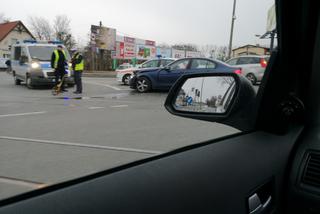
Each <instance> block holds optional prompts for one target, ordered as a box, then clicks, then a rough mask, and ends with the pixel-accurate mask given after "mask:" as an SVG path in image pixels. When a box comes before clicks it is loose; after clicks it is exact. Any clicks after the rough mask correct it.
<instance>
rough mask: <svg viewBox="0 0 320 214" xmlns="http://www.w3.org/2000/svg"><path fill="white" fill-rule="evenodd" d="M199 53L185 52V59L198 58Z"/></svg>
mask: <svg viewBox="0 0 320 214" xmlns="http://www.w3.org/2000/svg"><path fill="white" fill-rule="evenodd" d="M200 56H201V53H200V52H197V51H187V52H186V57H200Z"/></svg>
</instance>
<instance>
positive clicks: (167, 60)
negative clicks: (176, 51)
mask: <svg viewBox="0 0 320 214" xmlns="http://www.w3.org/2000/svg"><path fill="white" fill-rule="evenodd" d="M173 61H174V60H170V59H162V60H161V64H160V66H161V67H164V66H166V65H168V64H170V63H171V62H173Z"/></svg>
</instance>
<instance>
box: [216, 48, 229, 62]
mask: <svg viewBox="0 0 320 214" xmlns="http://www.w3.org/2000/svg"><path fill="white" fill-rule="evenodd" d="M216 58H217V59H219V60H221V61H226V60H227V58H228V47H227V46H220V47H219V48H218V49H217V53H216Z"/></svg>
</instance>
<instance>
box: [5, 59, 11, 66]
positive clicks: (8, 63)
mask: <svg viewBox="0 0 320 214" xmlns="http://www.w3.org/2000/svg"><path fill="white" fill-rule="evenodd" d="M6 65H7V66H8V67H11V60H10V59H9V60H7V61H6Z"/></svg>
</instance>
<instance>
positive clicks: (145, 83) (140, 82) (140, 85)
mask: <svg viewBox="0 0 320 214" xmlns="http://www.w3.org/2000/svg"><path fill="white" fill-rule="evenodd" d="M136 86H137V90H138V91H139V92H140V93H145V92H147V91H149V90H150V89H151V82H150V80H149V79H147V78H145V77H140V78H138V79H137V83H136Z"/></svg>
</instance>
